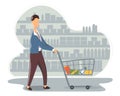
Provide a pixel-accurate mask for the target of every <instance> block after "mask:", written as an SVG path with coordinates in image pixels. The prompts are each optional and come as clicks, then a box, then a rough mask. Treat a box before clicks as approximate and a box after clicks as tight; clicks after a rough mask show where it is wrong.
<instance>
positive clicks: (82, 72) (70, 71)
mask: <svg viewBox="0 0 120 96" xmlns="http://www.w3.org/2000/svg"><path fill="white" fill-rule="evenodd" d="M64 70H65V72H66V74H67V75H92V73H93V71H92V70H91V69H87V67H84V68H82V69H79V70H78V69H71V68H70V66H68V65H66V66H64Z"/></svg>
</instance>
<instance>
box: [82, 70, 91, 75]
mask: <svg viewBox="0 0 120 96" xmlns="http://www.w3.org/2000/svg"><path fill="white" fill-rule="evenodd" d="M84 74H85V75H92V70H85V71H84Z"/></svg>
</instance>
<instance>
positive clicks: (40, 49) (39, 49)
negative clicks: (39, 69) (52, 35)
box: [34, 31, 54, 51]
mask: <svg viewBox="0 0 120 96" xmlns="http://www.w3.org/2000/svg"><path fill="white" fill-rule="evenodd" d="M38 34H39V32H38V31H37V33H36V32H35V31H34V35H35V36H37V37H38V38H39V37H40V38H39V39H40V41H42V38H41V34H39V36H38ZM38 51H42V48H41V47H40V46H39V47H38ZM52 51H54V49H53V50H52Z"/></svg>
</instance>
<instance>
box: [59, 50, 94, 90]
mask: <svg viewBox="0 0 120 96" xmlns="http://www.w3.org/2000/svg"><path fill="white" fill-rule="evenodd" d="M57 54H58V58H59V61H60V63H61V66H62V70H63V72H64V75H65V79H66V82H67V85H68V87H69V88H70V89H74V87H85V88H86V89H90V87H91V86H90V85H86V86H74V85H70V83H69V80H68V77H67V74H66V72H65V70H64V64H63V62H69V61H76V60H93V70H94V64H95V59H94V58H86V59H74V60H67V61H62V58H61V55H60V53H59V52H57ZM93 70H92V72H93ZM92 74H93V73H92Z"/></svg>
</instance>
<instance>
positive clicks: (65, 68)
mask: <svg viewBox="0 0 120 96" xmlns="http://www.w3.org/2000/svg"><path fill="white" fill-rule="evenodd" d="M64 70H65V72H66V74H67V75H69V74H70V67H69V66H64Z"/></svg>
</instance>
